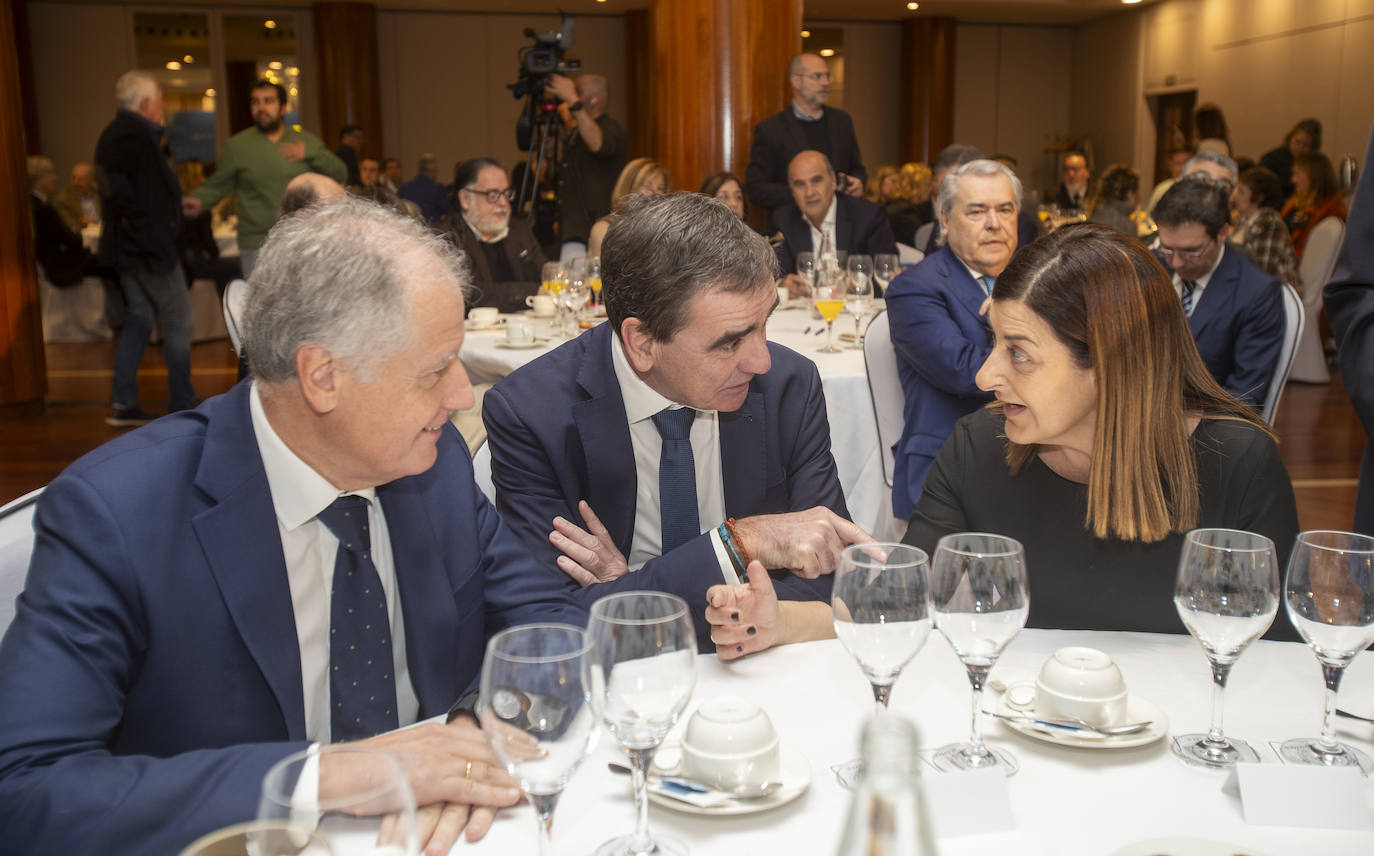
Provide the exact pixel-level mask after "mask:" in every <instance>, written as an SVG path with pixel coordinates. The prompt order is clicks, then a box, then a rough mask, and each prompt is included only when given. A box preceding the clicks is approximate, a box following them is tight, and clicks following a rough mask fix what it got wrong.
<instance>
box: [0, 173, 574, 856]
mask: <svg viewBox="0 0 1374 856" xmlns="http://www.w3.org/2000/svg"><path fill="white" fill-rule="evenodd" d="M466 282H467V280H466V274H465V273H464V271H463V268H462V257H461V255H460V254H459V253H457V252H456V251H455V250H453V249H452V248H451V247H450V246H449V245H448V244H447V243H446V242H445V241H444V240H443V239H442V238H441V237H439V236H437V235H433V234H431V233H430V232H429V230H427V229H426V228H425V227H424V226H423V225H421V224H419V223H417V222H415V221H414V220H412V219H410V218H407V217H404V216H402V215H399V214H396V213H394V212H392V211H389V210H387V209H384V208H382V207H381V206H378V205H375V204H373V203H371V202H368V201H365V200H358V199H347V198H345V199H338V200H335V201H334V202H332V203H330V204H328V205H320V206H316V207H313V208H307V209H304V210H302V211H300V212H298V213H297V214H295V215H294V216H291V217H288V218H285V219H283V220H282V221H281V222H280V223H278V224H277V226H276V227H275V228H274V229H273V230H272V233H271V235H270V236H269V238H268V241H267V243H266V244H265V245H264V246H263V250H262V254H261V256H260V259H259V263H258V266H257V269H256V270H254V272H253V286H252V289H251V290H250V292H249V296H248V304H247V308H246V313H245V319H244V320H245V338H246V340H247V343H248V354H249V359H250V360H251V362H252V368H253V375H254V378H253V380H251V381H248V382H244V383H240V384H239V385H238V386H236V387H234V389H233V390H231V391H230V392H229V393H227V394H225V395H221V396H217V397H215V398H213V399H211V400H209V401H207V402H205V403H204V404H203V405H202V406H201V407H200V408H198V409H197V410H196V411H194V412H192V413H186V414H178V415H177V416H174V417H169V418H167V419H162V420H159V421H158V422H157V423H155V424H153V425H149V426H147V427H145V428H143V429H140V430H138V431H135V432H133V433H132V434H129V435H127V436H125V437H121V438H119V439H117V440H115V441H113V442H112V443H110V444H108V445H107V446H104V447H102V448H100V449H98V450H96V451H95V452H93V453H91V454H89V455H87V456H85V457H83V458H82V459H80V460H79V461H77V462H76V463H74V464H73V465H72V466H71V467H69V468H68V469H67V470H66V472H64V473H63V474H62V475H60V476H59V477H58V478H57V479H56V480H55V481H53V482H52V484H50V485H49V486H48V488H47V489H46V490H45V491H44V494H43V497H42V499H40V500H39V504H38V510H37V514H36V515H35V519H34V527H35V530H36V536H37V537H36V542H35V547H34V553H33V559H32V563H31V565H30V568H29V575H28V582H27V584H26V588H25V591H24V593H23V594H22V595H21V596H20V597H19V600H18V604H17V608H16V615H15V618H14V622H13V624H11V625H10V628H9V630H8V632H7V633H6V635H5V638H4V640H3V642H0V698H4V699H22V700H23V701H22V703H11V704H4V705H0V829H5V830H6V831H7V832H6V845H7V847H9V848H11V849H13V850H14V851H15V852H22V853H89V852H94V851H97V850H98V851H100V852H102V853H112V854H114V853H130V854H133V853H176V852H178V851H179V850H181V849H182V848H183V847H185V846H186V845H187V844H189V843H190V842H191V841H192V840H194V839H195V838H197V837H198V836H200V835H202V834H204V833H206V832H209V831H211V830H213V829H217V828H219V827H222V826H225V825H227V824H231V823H236V822H239V821H244V820H250V819H252V818H253V816H254V814H255V811H256V809H257V802H258V794H259V792H260V787H261V783H262V780H263V776H264V774H265V773H266V772H267V770H268V769H269V768H270V767H272V766H273V765H274V764H276V763H277V762H279V761H281V760H282V759H283V758H285V757H287V756H289V755H291V754H292V753H296V752H302V751H304V750H307V749H308V748H310V747H312V746H313V745H320V744H330V743H335V744H338V743H339V742H340V741H348V743H347V745H349V746H357V747H362V748H376V749H383V750H387V751H389V752H392V753H394V754H396V755H399V756H400V757H402V758H404V759H405V762H406V764H405V769H406V773H407V775H408V778H409V780H410V786H411V789H412V790H413V792H414V794H415V798H416V802H417V804H418V805H420V806H422V808H421V819H422V823H421V825H420V826H421V832H420V837H421V842H420V843H421V844H425V843H426V841H425V839H426V838H428V839H429V841H428V844H429V845H430V847H432V848H434V850H433V852H442V853H447V852H448V851H449V849H450V847H451V846H452V845H453V843H454V841H455V840H456V839H457V837H458V835H459V834H460V832H461V831H463V830H464V828H465V826H466V832H467V838H468V840H469V841H472V840H476V839H477V838H480V837H481V836H482V835H483V834H484V833H485V831H486V829H487V827H488V826H489V824H490V823H491V820H492V815H493V812H494V811H495V807H497V806H505V805H511V804H513V803H514V802H515V801H516V800H517V799H518V798H519V795H520V793H519V790H518V789H517V788H516V782H515V781H514V780H513V779H512V778H510V777H509V776H508V775H506V773H505V772H504V770H503V769H502V767H501V765H500V763H499V762H498V761H497V759H496V758H495V757H494V756H493V755H492V754H491V751H490V749H489V747H488V745H487V741H486V740H485V739H484V738H483V736H482V733H481V731H479V730H478V729H477V727H476V725H475V722H474V720H473V719H471V718H470V717H459V716H457V715H456V714H457V713H458V712H461V711H464V710H466V711H468V712H471V702H472V700H473V696H474V693H473V692H471V691H472V690H474V688H475V687H476V685H477V682H478V677H479V673H480V670H481V665H482V655H483V650H484V646H485V643H486V640H487V638H488V637H489V636H490V635H491V634H493V633H495V632H496V631H498V630H500V629H502V628H504V627H508V626H511V625H514V624H522V623H526V622H531V621H564V622H569V623H572V624H578V625H580V624H582V623H583V622H584V621H585V617H586V615H585V612H584V611H583V610H582V609H581V608H580V607H578V606H577V605H576V604H575V603H573V602H572V601H571V599H570V598H568V597H567V596H566V594H564V593H563V591H562V588H561V586H562V579H561V575H560V574H558V573H557V572H556V571H554V570H553V569H552V568H550V567H547V566H543V567H541V566H539V565H536V564H535V563H534V562H533V561H532V560H531V558H530V556H529V554H528V553H527V552H526V551H525V550H524V549H523V548H522V547H521V545H520V544H519V543H518V542H517V541H516V540H515V539H514V538H513V537H512V536H511V534H510V533H509V531H508V530H507V529H505V528H504V527H503V526H502V524H501V521H500V519H499V518H498V517H497V515H496V512H495V510H494V509H493V508H492V507H491V505H490V504H489V503H488V502H487V501H486V499H485V497H484V496H483V495H482V493H481V492H480V491H479V490H478V488H477V486H476V485H475V484H474V482H473V471H472V464H471V461H470V459H469V457H468V454H467V450H466V446H465V445H464V443H463V440H462V438H461V437H460V436H459V435H458V432H457V431H456V430H455V429H454V428H453V426H452V425H450V424H449V419H448V416H449V412H450V411H452V410H455V409H460V408H464V407H470V406H471V405H472V388H471V386H470V385H469V383H468V379H467V376H466V375H465V374H464V372H463V367H462V363H460V362H459V360H458V351H459V348H460V347H461V346H462V343H463V332H464V331H463V302H464V297H463V290H464V287H465V285H466ZM393 643H394V644H393ZM465 692H467V695H465ZM455 699H459V701H460V703H459V704H458V705H454V700H455ZM451 705H453V706H454V710H453V712H452V713H451V715H450V719H451V720H452V721H451V723H450V724H447V725H440V724H437V723H431V724H426V725H419V726H416V727H414V728H406V729H402V730H399V731H398V730H395V729H396V728H397V726H400V725H409V724H411V723H415V722H418V721H420V720H423V719H426V718H428V717H435V716H443V715H444V713H445V712H446V711H451V708H450V706H451ZM354 760H355V761H356V759H354ZM312 763H315V764H316V765H317V769H318V773H317V776H318V778H317V780H315V781H312V782H311V784H312V785H317V787H318V793H319V794H320V795H321V796H322V797H323V796H324V795H326V794H328V793H329V792H330V791H331V790H334V789H336V788H343V787H346V786H349V785H353V786H355V787H356V785H358V784H359V783H361V782H362V781H365V780H366V779H367V776H368V773H369V771H368V770H366V769H364V768H365V766H366V765H362V767H358V766H349V764H350V762H349V761H347V760H344V759H342V758H340V757H339V756H331V755H328V754H324V753H321V754H320V755H319V756H318V759H317V761H315V762H312ZM307 769H311V768H310V767H307ZM313 792H314V791H312V793H313ZM378 808H379V809H380V810H382V811H385V810H386V808H385V807H384V806H379V807H378ZM384 828H385V827H384ZM382 843H386V842H382Z"/></svg>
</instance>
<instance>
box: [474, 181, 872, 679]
mask: <svg viewBox="0 0 1374 856" xmlns="http://www.w3.org/2000/svg"><path fill="white" fill-rule="evenodd" d="M622 204H625V205H628V207H626V208H624V209H623V210H622V211H620V212H619V213H618V214H617V216H616V218H615V221H614V222H613V223H612V224H611V228H610V231H609V232H608V233H607V234H606V240H605V243H604V244H603V246H602V252H601V277H602V282H603V283H604V285H603V287H602V293H603V294H604V295H605V298H606V311H607V315H608V316H609V320H608V323H606V324H602V325H601V326H599V327H596V328H595V329H592V330H589V331H588V332H586V333H584V334H582V335H581V336H579V337H578V338H576V339H574V340H573V341H571V342H568V343H567V344H565V345H563V346H562V347H560V348H558V349H557V350H555V351H553V352H552V353H549V354H546V355H544V356H542V357H540V358H539V359H537V360H534V361H533V362H531V363H529V364H528V365H526V366H524V367H522V368H520V369H518V370H516V371H515V372H513V373H511V374H510V375H509V376H508V377H506V378H505V379H503V380H502V381H501V382H500V383H498V384H496V386H495V387H493V388H492V389H491V391H489V392H488V393H487V395H486V398H485V400H484V402H483V413H482V415H483V419H484V421H485V422H486V426H487V435H488V442H489V443H490V444H491V456H492V481H493V482H494V483H495V485H496V504H497V508H499V509H500V511H501V516H502V519H504V520H505V522H506V524H507V525H509V526H510V527H511V529H513V530H514V531H515V533H516V534H517V535H519V536H520V538H521V540H522V541H523V542H524V543H525V545H526V546H527V547H528V548H529V549H530V551H531V552H533V553H534V555H535V556H536V558H539V559H541V560H547V561H548V562H549V563H553V562H554V561H555V560H556V561H557V563H558V565H559V567H560V568H562V569H563V571H564V572H565V573H567V574H568V575H569V577H570V578H571V579H570V580H569V581H568V585H569V587H570V589H572V590H574V596H575V597H577V598H578V599H579V600H580V601H581V602H583V603H590V602H591V601H592V600H594V599H596V598H597V597H600V596H602V595H605V594H609V593H612V592H615V591H622V590H627V589H656V590H660V591H667V592H672V593H674V594H677V595H679V596H681V597H682V598H684V599H685V600H686V601H687V603H688V604H689V605H690V606H691V608H692V616H693V618H694V620H695V621H696V626H697V632H698V637H699V639H700V640H701V641H702V643H703V646H704V647H706V646H709V644H710V643H711V642H714V643H715V646H716V649H717V650H718V651H719V652H720V654H721V656H722V657H725V658H733V657H738V656H742V655H744V654H747V653H750V652H752V651H757V650H760V649H762V648H766V647H768V646H769V645H772V644H778V643H782V642H788V641H797V640H800V639H804V638H816V637H818V636H824V635H831V634H833V629H832V627H831V615H830V606H829V602H828V601H829V596H830V581H831V577H830V576H829V574H830V573H831V572H832V571H833V570H834V567H835V562H836V559H837V557H838V554H839V551H840V549H841V548H842V547H843V546H844V545H845V544H847V543H851V542H854V541H859V540H872V539H871V538H869V537H868V536H867V534H866V533H864V531H863V530H862V529H860V528H859V527H857V526H855V525H854V524H853V523H851V522H850V521H849V520H847V519H846V518H847V517H848V511H847V510H846V508H845V503H844V496H843V494H842V492H841V490H840V484H839V480H838V477H837V475H836V471H835V461H834V459H833V458H832V457H831V455H830V431H829V423H828V422H827V420H826V413H825V399H824V396H823V394H822V390H821V381H820V377H819V376H818V374H817V372H816V366H815V364H814V363H812V362H811V361H810V360H808V359H806V358H805V357H802V356H800V355H798V354H796V353H794V352H793V351H790V350H788V349H787V348H784V347H781V346H779V345H776V344H772V343H770V342H768V341H767V335H766V329H765V325H766V323H767V320H768V316H769V314H770V313H771V312H772V310H773V307H774V306H775V305H776V303H777V294H776V291H775V288H774V285H773V281H774V275H775V273H776V270H777V268H776V263H775V261H774V258H773V251H772V250H771V249H769V247H768V244H767V242H766V241H765V240H764V239H763V238H762V237H761V236H760V235H758V234H756V233H755V232H754V231H753V230H751V229H750V228H749V227H748V226H746V225H745V224H744V223H743V222H742V221H740V219H739V218H738V217H735V216H734V214H732V213H731V212H730V210H729V209H728V208H726V207H725V206H724V205H722V204H721V203H719V202H717V201H716V200H714V199H710V198H707V197H705V196H701V195H699V194H694V193H679V194H673V195H669V196H657V197H650V196H633V197H630V198H629V199H628V200H627V201H626V202H625V203H622ZM572 521H581V523H583V524H585V528H583V526H581V525H577V524H576V523H574V522H572ZM751 559H752V560H753V561H752V562H751ZM765 568H771V569H785V570H787V571H793V572H795V573H782V574H780V578H779V580H778V582H777V586H776V589H775V588H774V586H773V583H772V579H771V577H770V576H769V574H768V572H767V571H765V570H764V569H765ZM746 577H747V581H746ZM578 584H581V586H584V587H582V588H578ZM779 596H780V597H781V598H782V599H783V601H784V602H783V603H782V604H781V606H779V603H778V597H779ZM708 604H709V608H708ZM708 633H709V634H710V635H709V638H708V636H707V634H708ZM708 650H709V648H708Z"/></svg>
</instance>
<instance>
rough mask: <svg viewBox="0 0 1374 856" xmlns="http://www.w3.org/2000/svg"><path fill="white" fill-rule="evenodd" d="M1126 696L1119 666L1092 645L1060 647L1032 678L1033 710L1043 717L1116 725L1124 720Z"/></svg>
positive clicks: (1098, 724)
mask: <svg viewBox="0 0 1374 856" xmlns="http://www.w3.org/2000/svg"><path fill="white" fill-rule="evenodd" d="M1126 699H1127V694H1126V680H1125V678H1123V677H1122V676H1121V669H1120V668H1118V667H1117V665H1116V663H1114V662H1113V661H1112V658H1111V657H1110V656H1108V655H1107V654H1106V653H1104V652H1102V651H1099V650H1097V649H1096V648H1080V647H1070V648H1060V649H1059V650H1058V651H1055V652H1054V655H1053V656H1052V657H1050V658H1049V659H1048V660H1046V661H1045V664H1044V665H1043V666H1041V667H1040V674H1039V675H1038V676H1037V677H1036V679H1035V713H1036V715H1037V716H1040V717H1044V718H1046V719H1055V718H1061V717H1071V718H1073V719H1081V720H1083V721H1084V722H1087V723H1089V724H1091V725H1096V726H1099V727H1108V726H1112V725H1120V724H1121V723H1123V722H1125V721H1126Z"/></svg>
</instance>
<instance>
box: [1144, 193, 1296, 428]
mask: <svg viewBox="0 0 1374 856" xmlns="http://www.w3.org/2000/svg"><path fill="white" fill-rule="evenodd" d="M1229 196H1230V188H1229V187H1227V186H1224V185H1223V184H1221V183H1218V182H1215V181H1212V180H1207V179H1202V178H1192V177H1189V178H1185V179H1183V180H1182V181H1179V182H1178V183H1176V184H1175V185H1174V186H1173V187H1171V188H1169V190H1168V191H1167V192H1166V193H1165V194H1164V196H1163V197H1161V198H1160V200H1159V204H1158V205H1156V206H1155V210H1154V212H1153V216H1154V219H1155V223H1157V224H1158V225H1159V246H1158V248H1157V250H1156V252H1157V253H1158V255H1159V258H1160V261H1161V262H1163V264H1164V266H1165V267H1166V268H1167V269H1169V270H1171V271H1173V275H1174V288H1175V289H1177V290H1178V295H1179V301H1180V302H1181V303H1182V306H1183V312H1184V314H1186V315H1187V316H1188V327H1189V329H1190V330H1191V331H1192V333H1193V341H1195V342H1196V343H1197V349H1198V353H1199V354H1201V355H1202V361H1203V362H1204V363H1206V365H1207V370H1208V371H1210V372H1211V373H1212V376H1213V377H1214V378H1216V380H1217V383H1219V384H1221V385H1222V386H1223V387H1224V388H1225V389H1226V391H1227V392H1229V393H1231V394H1232V395H1234V396H1235V397H1236V398H1239V399H1240V400H1241V401H1244V402H1245V403H1246V404H1249V405H1251V406H1253V407H1256V408H1258V407H1260V406H1262V405H1263V403H1264V399H1265V395H1266V394H1267V393H1268V391H1269V382H1270V381H1271V380H1272V378H1273V375H1274V367H1275V365H1276V364H1277V363H1278V358H1279V347H1280V346H1281V345H1282V343H1283V331H1284V320H1283V292H1282V291H1281V290H1280V286H1279V282H1278V280H1276V279H1274V278H1273V277H1272V276H1270V275H1269V274H1267V273H1265V272H1264V271H1261V270H1260V269H1259V268H1257V267H1255V266H1254V265H1253V264H1251V263H1250V262H1249V261H1247V260H1246V259H1245V258H1244V257H1243V256H1242V255H1241V254H1240V253H1239V252H1235V251H1233V250H1231V249H1228V248H1227V246H1226V238H1227V236H1228V235H1230V233H1231V217H1230V214H1231V211H1230V205H1229V202H1228V199H1229Z"/></svg>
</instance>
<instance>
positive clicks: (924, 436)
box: [887, 246, 992, 518]
mask: <svg viewBox="0 0 1374 856" xmlns="http://www.w3.org/2000/svg"><path fill="white" fill-rule="evenodd" d="M986 298H987V294H986V293H985V292H984V291H983V287H982V286H981V285H979V284H978V281H977V280H975V279H974V278H973V277H972V276H971V275H970V274H969V272H968V268H966V267H964V263H963V262H961V261H959V258H958V257H957V256H955V255H954V252H953V251H952V250H951V249H950V248H949V247H947V246H946V247H942V248H940V250H939V251H938V252H936V253H934V254H933V255H931V256H928V257H927V258H926V259H925V260H924V261H922V262H921V263H920V264H918V265H916V266H915V267H913V268H910V269H909V270H906V271H904V272H902V274H901V275H899V276H898V277H897V278H896V279H894V280H892V284H891V285H889V286H888V287H887V315H888V323H889V325H890V328H891V330H892V346H893V348H894V349H895V350H896V351H897V373H898V374H899V375H900V376H901V379H902V392H903V393H904V394H905V396H906V401H905V403H904V404H903V405H902V438H901V439H900V440H898V441H897V445H896V446H894V447H893V449H892V462H893V466H892V469H893V472H892V513H893V514H894V515H896V516H897V517H901V518H908V517H910V516H911V512H912V511H913V510H914V509H915V508H916V502H917V500H919V499H920V498H921V490H922V488H923V487H924V486H925V483H926V474H927V473H929V472H930V465H931V463H933V462H934V460H935V453H936V452H938V451H939V450H940V447H941V446H942V445H944V442H945V440H947V439H949V435H950V434H951V433H952V432H953V431H954V423H955V422H958V421H959V419H960V418H961V417H963V416H965V415H967V414H969V413H972V412H973V411H975V410H977V409H978V408H979V407H981V406H982V405H983V404H984V403H985V402H986V401H988V400H989V399H991V398H992V396H991V395H990V394H989V393H986V392H983V391H982V390H980V389H979V388H978V386H977V385H976V384H975V383H974V382H973V378H974V375H976V374H977V373H978V369H979V367H981V366H982V365H983V361H984V360H986V359H987V358H988V352H989V351H990V350H991V341H990V332H989V328H988V324H987V318H986V317H984V316H980V315H979V314H978V310H979V309H980V308H981V307H982V305H983V301H984V300H985V299H986Z"/></svg>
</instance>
